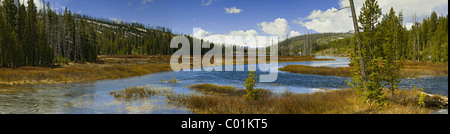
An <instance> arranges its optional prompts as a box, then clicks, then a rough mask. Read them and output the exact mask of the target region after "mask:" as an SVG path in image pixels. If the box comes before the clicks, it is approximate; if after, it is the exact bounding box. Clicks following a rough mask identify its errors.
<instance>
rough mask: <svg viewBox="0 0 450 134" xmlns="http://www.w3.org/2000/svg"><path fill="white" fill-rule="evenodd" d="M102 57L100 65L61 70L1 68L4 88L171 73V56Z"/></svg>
mask: <svg viewBox="0 0 450 134" xmlns="http://www.w3.org/2000/svg"><path fill="white" fill-rule="evenodd" d="M99 58H100V62H99V63H86V64H69V65H63V66H60V67H20V68H14V69H12V68H0V72H2V73H0V87H11V86H14V85H26V84H28V85H36V84H54V83H71V82H81V81H94V80H103V79H117V78H126V77H132V76H141V75H146V74H149V73H155V72H162V71H170V70H171V69H170V66H169V64H168V61H165V60H164V59H168V58H167V56H147V57H138V56H136V57H120V56H112V57H108V56H100V57H99Z"/></svg>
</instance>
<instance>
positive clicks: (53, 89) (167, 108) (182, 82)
mask: <svg viewBox="0 0 450 134" xmlns="http://www.w3.org/2000/svg"><path fill="white" fill-rule="evenodd" d="M318 58H333V59H336V61H317V62H291V63H280V64H279V67H280V68H281V67H284V66H286V65H308V66H328V67H347V66H348V63H349V60H348V58H339V57H318ZM239 66H245V68H247V66H246V65H239ZM247 74H248V72H204V71H202V72H162V73H155V74H150V75H147V76H141V77H133V78H128V79H119V80H101V81H96V82H90V83H72V84H53V85H38V86H23V87H18V88H15V89H8V91H10V92H7V91H5V90H4V89H0V113H7V114H8V113H17V114H20V113H32V114H33V113H70V114H189V113H190V112H189V111H188V110H187V109H185V108H179V107H177V106H176V105H175V104H170V103H167V100H166V98H165V97H162V96H153V97H151V98H150V99H144V100H137V101H121V100H116V99H114V97H113V96H111V95H109V92H111V91H115V90H122V89H125V88H127V87H130V86H151V87H155V88H173V92H174V93H190V92H193V91H191V90H189V89H187V88H186V87H187V86H189V85H192V84H199V83H212V84H219V85H231V86H236V87H239V88H244V87H243V86H242V83H243V81H244V80H245V78H246V77H247ZM257 74H268V72H257ZM173 78H176V79H177V80H178V81H179V83H177V84H170V83H161V82H160V81H161V80H171V79H173ZM349 80H350V79H349V78H345V77H333V76H318V75H305V74H294V73H287V72H283V71H280V72H279V75H278V80H277V81H275V82H272V83H260V84H259V85H258V88H266V89H268V90H272V91H273V92H284V91H286V90H289V91H292V92H294V93H313V92H317V91H321V90H319V89H320V88H326V89H340V88H346V87H347V85H346V84H345V81H349ZM400 85H401V86H400V88H405V89H407V88H409V89H410V88H412V87H413V86H414V85H417V86H418V87H423V88H425V89H426V91H427V92H430V93H433V94H442V95H445V96H448V76H446V77H424V78H419V79H405V80H403V81H402V82H401V84H400Z"/></svg>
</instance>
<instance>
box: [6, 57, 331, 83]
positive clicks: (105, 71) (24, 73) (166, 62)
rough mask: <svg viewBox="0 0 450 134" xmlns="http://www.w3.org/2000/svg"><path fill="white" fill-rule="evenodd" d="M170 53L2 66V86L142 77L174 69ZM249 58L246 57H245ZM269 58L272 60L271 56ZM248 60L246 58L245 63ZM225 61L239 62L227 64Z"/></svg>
mask: <svg viewBox="0 0 450 134" xmlns="http://www.w3.org/2000/svg"><path fill="white" fill-rule="evenodd" d="M170 58H171V56H169V55H161V56H155V55H153V56H146V55H113V56H105V55H102V56H99V62H97V63H85V64H78V63H70V64H69V65H61V66H55V67H20V68H14V69H12V68H0V72H1V73H0V88H8V87H12V86H16V85H38V84H56V83H72V82H83V81H95V80H103V79H117V78H127V77H134V76H142V75H147V74H150V73H156V72H164V71H171V68H170ZM245 58H246V57H245ZM267 60H268V61H269V59H267ZM317 60H330V59H317V58H314V57H306V56H305V57H303V56H295V57H279V61H278V62H301V61H317ZM247 62H248V61H247V60H245V63H247ZM224 64H235V62H234V63H224Z"/></svg>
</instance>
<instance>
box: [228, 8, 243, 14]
mask: <svg viewBox="0 0 450 134" xmlns="http://www.w3.org/2000/svg"><path fill="white" fill-rule="evenodd" d="M241 11H242V9H238V8H236V7H231V8H226V7H225V13H227V14H238V13H241Z"/></svg>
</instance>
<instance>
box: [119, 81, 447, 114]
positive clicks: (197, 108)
mask: <svg viewBox="0 0 450 134" xmlns="http://www.w3.org/2000/svg"><path fill="white" fill-rule="evenodd" d="M189 88H190V89H191V90H194V91H197V92H198V93H194V94H192V93H191V94H184V93H183V94H173V92H170V93H167V91H154V89H151V88H148V87H130V88H127V89H124V91H121V93H123V96H135V95H139V94H141V93H143V94H145V93H146V92H149V93H150V96H152V95H155V94H157V95H163V96H166V97H167V99H168V100H169V102H168V103H175V104H177V105H178V106H180V107H186V108H188V109H189V110H190V111H191V112H192V113H196V114H428V113H430V112H431V111H432V110H434V109H436V108H441V106H442V103H443V102H445V101H447V102H448V100H444V99H445V98H444V97H442V96H437V95H434V96H432V95H426V98H425V99H423V102H424V103H425V104H426V105H420V103H419V102H420V100H421V99H420V97H421V95H424V93H423V92H421V91H420V90H397V91H395V92H394V94H393V95H392V94H390V91H383V92H386V94H387V95H386V103H385V104H384V105H381V106H380V105H376V104H367V103H363V102H361V101H360V99H359V96H358V95H357V93H356V92H355V90H352V89H343V90H324V91H323V92H316V93H312V94H294V93H292V92H284V93H281V94H275V93H272V92H271V91H269V90H265V89H258V90H259V91H260V92H259V95H260V99H258V100H246V99H245V98H244V96H243V94H245V90H244V89H237V88H235V87H231V86H221V85H213V84H197V85H191V86H189ZM136 89H139V90H136ZM144 90H145V91H144ZM115 92H116V91H115ZM128 93H129V94H131V95H127V94H128ZM161 93H162V94H161ZM112 94H113V92H112Z"/></svg>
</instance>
